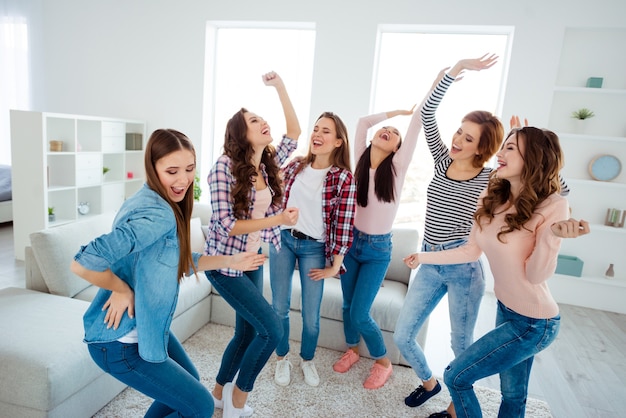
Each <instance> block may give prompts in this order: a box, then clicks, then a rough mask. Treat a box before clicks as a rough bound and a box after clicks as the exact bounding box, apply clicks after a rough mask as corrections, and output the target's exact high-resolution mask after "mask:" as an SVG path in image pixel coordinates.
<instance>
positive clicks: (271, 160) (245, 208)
mask: <svg viewBox="0 0 626 418" xmlns="http://www.w3.org/2000/svg"><path fill="white" fill-rule="evenodd" d="M247 112H248V111H247V110H246V109H245V108H243V107H242V108H241V109H240V110H239V111H238V112H237V113H235V114H234V115H233V116H232V117H231V118H230V120H229V121H228V123H227V124H226V133H225V134H224V154H225V155H227V156H228V157H230V160H231V162H232V173H233V176H234V177H235V182H234V183H233V188H232V194H233V195H232V199H233V207H234V211H235V217H236V218H237V219H246V218H247V217H248V213H249V212H250V205H251V203H252V202H251V201H250V189H251V188H252V187H253V185H254V182H255V180H256V175H257V172H256V167H255V166H254V164H253V162H252V158H253V156H254V149H253V148H252V145H250V141H248V137H247V135H248V125H247V124H246V118H245V114H246V113H247ZM275 157H276V149H275V148H274V146H272V145H271V144H270V145H268V146H266V147H265V150H264V151H263V156H262V157H261V163H262V164H264V165H265V171H266V172H267V177H268V181H269V187H270V190H271V191H272V193H273V195H272V203H273V204H274V205H277V206H280V205H281V202H282V198H283V190H282V181H281V178H280V174H279V167H278V164H277V163H276V160H275Z"/></svg>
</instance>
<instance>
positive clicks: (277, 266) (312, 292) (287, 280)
mask: <svg viewBox="0 0 626 418" xmlns="http://www.w3.org/2000/svg"><path fill="white" fill-rule="evenodd" d="M324 246H325V244H324V242H320V241H310V240H303V239H298V238H294V237H292V236H291V233H290V232H289V231H287V230H283V231H282V233H281V248H280V251H276V248H275V247H274V246H270V284H271V285H272V306H273V307H274V310H275V311H276V313H277V314H278V316H279V317H280V320H281V321H282V330H283V338H282V339H281V340H280V343H278V347H277V348H276V355H277V356H279V357H283V356H285V355H287V353H288V352H289V309H290V307H291V280H292V277H293V272H294V271H295V267H296V261H298V270H299V272H300V285H301V287H302V344H301V345H300V357H302V359H303V360H307V361H308V360H312V359H313V357H315V349H316V348H317V339H318V338H319V335H320V307H321V304H322V295H323V293H324V280H318V281H315V280H311V279H310V278H309V276H308V274H309V270H311V269H314V268H316V269H323V268H324V267H325V265H326V258H325V256H324Z"/></svg>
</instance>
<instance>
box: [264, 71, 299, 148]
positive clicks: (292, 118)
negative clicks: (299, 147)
mask: <svg viewBox="0 0 626 418" xmlns="http://www.w3.org/2000/svg"><path fill="white" fill-rule="evenodd" d="M263 82H264V83H265V85H266V86H273V87H274V88H276V92H277V93H278V98H279V99H280V104H281V105H282V107H283V113H284V114H285V121H286V122H287V131H286V133H285V134H286V135H287V137H289V138H291V139H295V140H297V139H298V138H299V137H300V134H301V133H302V130H301V129H300V122H299V121H298V116H297V115H296V111H295V109H294V108H293V104H292V103H291V99H290V98H289V94H288V93H287V88H286V87H285V83H284V82H283V79H282V78H281V77H280V76H279V75H278V74H277V73H276V72H274V71H270V72H269V73H266V74H263Z"/></svg>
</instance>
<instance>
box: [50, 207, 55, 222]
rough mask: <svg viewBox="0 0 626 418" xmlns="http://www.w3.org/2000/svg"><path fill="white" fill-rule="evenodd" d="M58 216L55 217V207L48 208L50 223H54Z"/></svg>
mask: <svg viewBox="0 0 626 418" xmlns="http://www.w3.org/2000/svg"><path fill="white" fill-rule="evenodd" d="M55 219H56V216H55V215H54V207H49V208H48V222H54V220H55Z"/></svg>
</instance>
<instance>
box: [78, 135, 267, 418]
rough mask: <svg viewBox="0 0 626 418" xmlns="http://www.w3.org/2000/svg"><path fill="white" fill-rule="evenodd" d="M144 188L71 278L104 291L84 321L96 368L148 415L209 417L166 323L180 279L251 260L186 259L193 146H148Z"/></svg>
mask: <svg viewBox="0 0 626 418" xmlns="http://www.w3.org/2000/svg"><path fill="white" fill-rule="evenodd" d="M145 170H146V176H147V184H145V185H144V186H143V188H142V189H140V190H139V191H138V192H137V193H136V194H135V195H134V196H132V197H130V198H129V199H128V200H126V201H125V202H124V204H123V205H122V207H121V208H120V210H119V212H118V214H117V216H116V218H115V220H114V222H113V229H112V231H111V232H110V233H108V234H105V235H102V236H100V237H98V238H96V239H94V240H93V241H92V242H90V243H89V244H87V245H85V246H83V247H81V249H80V251H79V252H78V253H77V254H76V256H75V257H74V261H73V262H72V265H71V270H72V271H73V272H74V273H75V274H77V275H78V276H80V277H82V278H83V279H85V280H87V281H89V282H90V283H92V284H94V285H96V286H98V287H100V290H99V291H98V293H97V295H96V297H95V298H94V299H93V301H92V303H91V305H90V306H89V308H88V309H87V311H86V313H85V315H84V317H83V322H84V326H85V342H86V343H87V344H88V347H89V353H90V354H91V357H92V358H93V359H94V361H95V362H96V364H97V365H98V366H99V367H100V368H102V369H103V370H104V371H105V372H107V373H109V374H111V375H112V376H113V377H115V378H116V379H118V380H120V381H121V382H123V383H125V384H127V385H129V386H131V387H133V388H135V389H136V390H138V391H140V392H142V393H144V394H145V395H146V396H149V397H151V398H154V399H155V401H154V402H153V404H152V405H151V406H150V408H149V410H148V411H147V413H146V416H147V417H179V416H183V417H210V416H212V414H213V399H212V397H211V394H210V393H209V391H208V390H207V389H206V388H205V387H204V385H203V384H202V383H201V382H200V377H199V375H198V371H197V370H196V368H195V366H194V365H193V363H192V362H191V359H190V358H189V357H188V356H187V354H186V353H185V351H184V349H183V346H182V345H181V343H180V342H179V341H178V339H177V338H176V337H175V336H174V334H172V333H171V332H170V324H171V322H172V318H173V315H174V310H175V309H176V303H177V300H178V289H179V282H180V280H181V279H182V277H183V274H184V273H186V272H189V273H190V272H191V271H194V272H197V271H198V270H208V269H214V268H222V267H228V268H232V269H239V270H252V269H256V268H258V266H260V265H261V264H262V263H263V260H264V257H263V256H260V255H257V254H254V253H240V254H237V255H234V256H214V257H209V256H201V255H200V254H198V253H192V252H191V243H190V238H189V229H190V222H189V221H190V218H191V212H192V209H193V188H192V187H191V185H192V184H193V181H194V176H195V171H196V156H195V151H194V148H193V145H192V143H191V141H189V139H188V138H187V137H186V136H185V135H184V134H182V133H180V132H177V131H175V130H171V129H167V130H165V129H159V130H156V131H155V132H154V133H153V134H152V135H151V137H150V139H149V141H148V144H147V146H146V153H145Z"/></svg>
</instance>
